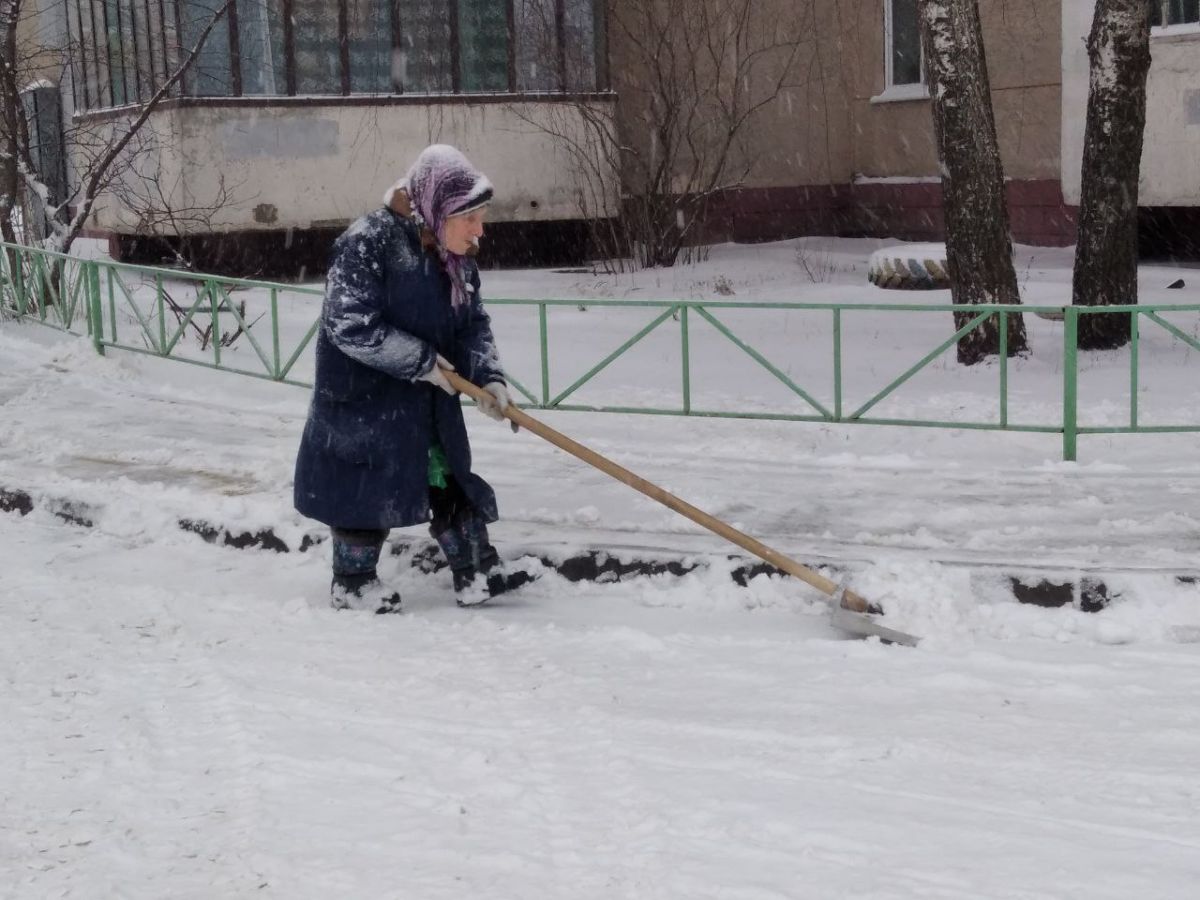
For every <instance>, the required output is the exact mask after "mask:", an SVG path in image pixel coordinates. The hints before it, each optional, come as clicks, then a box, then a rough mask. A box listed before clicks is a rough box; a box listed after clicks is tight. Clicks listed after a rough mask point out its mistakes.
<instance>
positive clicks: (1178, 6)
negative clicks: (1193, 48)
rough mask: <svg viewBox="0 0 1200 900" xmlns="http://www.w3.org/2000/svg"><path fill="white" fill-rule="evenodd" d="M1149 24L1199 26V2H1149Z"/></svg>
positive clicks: (1168, 0) (1174, 0)
mask: <svg viewBox="0 0 1200 900" xmlns="http://www.w3.org/2000/svg"><path fill="white" fill-rule="evenodd" d="M1150 24H1151V25H1152V26H1153V27H1155V28H1161V27H1167V26H1171V25H1200V0H1150Z"/></svg>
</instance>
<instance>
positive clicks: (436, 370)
mask: <svg viewBox="0 0 1200 900" xmlns="http://www.w3.org/2000/svg"><path fill="white" fill-rule="evenodd" d="M443 369H445V370H446V371H448V372H453V371H454V364H453V363H451V362H450V360H448V359H446V357H444V356H442V354H440V353H439V354H437V359H435V360H434V361H433V365H432V366H430V367H429V371H428V372H426V373H425V374H424V375H418V376H417V381H428V382H429V383H430V384H432V385H435V386H437V387H440V388H441V389H442V390H443V391H445V392H446V393H447V394H449V395H450V396H451V397H453V396H455V395H456V394H457V393H458V391H456V390H455V389H454V387H453V386H452V385H451V384H450V382H449V381H448V380H447V379H446V376H445V374H444V373H443V372H442V370H443Z"/></svg>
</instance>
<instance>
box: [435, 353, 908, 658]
mask: <svg viewBox="0 0 1200 900" xmlns="http://www.w3.org/2000/svg"><path fill="white" fill-rule="evenodd" d="M442 374H443V375H445V376H446V379H447V380H448V381H449V382H450V384H451V385H452V386H453V387H454V389H455V390H457V391H459V392H461V393H463V394H466V395H467V396H468V397H470V398H471V399H472V400H474V401H476V402H479V399H480V397H485V398H486V399H487V400H490V399H491V397H490V395H488V394H487V392H486V391H484V390H483V389H482V388H480V387H476V386H475V385H474V384H472V383H471V382H469V381H467V380H466V379H465V378H463V377H462V376H461V375H459V374H458V373H457V372H452V371H448V370H443V372H442ZM504 415H505V417H506V418H507V419H508V420H509V421H511V422H514V423H515V424H517V425H519V426H520V427H521V428H524V429H526V430H528V431H532V432H533V433H534V434H536V435H537V436H538V437H540V438H543V439H545V440H547V441H549V442H550V443H551V444H553V445H554V446H556V447H558V448H559V449H560V450H565V451H566V452H567V453H570V454H571V455H572V456H575V457H578V458H579V459H581V460H583V461H584V462H585V463H587V464H588V465H590V466H594V467H595V468H597V469H599V470H600V471H601V472H604V473H605V474H607V475H611V476H612V477H613V478H615V479H616V480H617V481H620V482H623V483H624V484H627V485H629V486H630V487H631V488H633V489H634V490H636V491H640V492H641V493H643V494H645V495H646V496H647V497H649V498H650V499H651V500H657V501H658V502H659V503H661V504H662V505H663V506H666V507H668V508H669V509H672V510H674V511H675V512H677V513H679V514H680V515H681V516H686V517H687V518H689V519H691V520H692V521H693V522H695V523H696V524H697V525H702V526H703V527H705V528H707V529H708V530H709V531H711V532H713V533H714V534H717V535H720V536H721V537H723V538H725V539H726V540H727V541H731V542H732V543H734V544H737V545H738V546H739V547H741V548H742V549H743V550H747V551H749V552H750V553H753V554H754V555H755V556H757V557H758V558H759V559H761V560H763V561H764V562H766V563H769V564H770V565H772V566H775V567H776V568H777V569H781V570H782V571H784V572H787V573H788V574H789V575H792V576H793V577H795V578H799V579H800V580H801V581H804V582H807V583H808V584H810V585H812V586H813V587H815V588H816V589H817V590H819V591H820V592H821V593H823V594H825V595H827V596H828V597H829V598H830V606H831V608H832V617H831V623H832V625H833V626H834V627H835V628H837V629H839V630H840V631H845V632H848V633H850V634H855V635H859V636H861V637H878V638H879V639H880V640H883V641H886V642H888V643H892V644H902V645H904V646H906V647H915V646H916V645H917V641H918V640H919V639H918V638H916V637H914V636H913V635H911V634H905V633H904V632H903V631H897V630H895V629H894V628H888V627H887V626H885V625H882V624H880V623H879V622H878V621H877V620H876V619H875V618H874V617H875V616H878V615H880V614H882V612H883V610H882V609H880V608H879V607H878V606H876V605H874V604H872V603H869V602H867V600H866V598H865V597H862V596H861V595H859V594H856V593H854V591H851V590H849V589H847V588H844V587H842V586H841V585H839V584H836V583H835V582H833V581H830V580H829V579H828V578H826V577H825V576H823V575H821V574H820V573H819V572H814V571H813V570H812V569H810V568H808V567H807V566H802V565H801V564H800V563H798V562H796V561H795V560H794V559H791V558H789V557H787V556H784V555H783V554H782V553H780V552H779V551H778V550H773V549H771V548H770V547H768V546H767V545H766V544H764V543H762V542H761V541H758V540H755V539H754V538H752V537H750V535H748V534H744V533H743V532H741V531H738V530H737V529H736V528H734V527H733V526H732V525H729V524H728V523H726V522H722V521H721V520H720V519H718V518H716V517H715V516H710V515H709V514H708V513H706V512H704V511H703V510H700V509H697V508H696V507H694V506H692V505H691V504H690V503H687V502H686V501H684V500H680V499H679V498H678V497H676V496H675V495H674V494H671V493H669V492H668V491H665V490H663V489H662V488H660V487H659V486H658V485H656V484H654V483H653V482H650V481H647V480H646V479H644V478H641V477H639V476H638V475H635V474H634V473H633V472H630V471H629V470H628V469H626V468H624V467H622V466H619V465H617V464H616V463H615V462H613V461H612V460H610V459H608V458H606V457H604V456H601V455H600V454H599V453H597V452H596V451H595V450H591V449H589V448H588V447H585V446H583V444H580V443H578V442H576V441H573V440H571V439H570V438H569V437H567V436H566V435H565V434H562V433H560V432H558V431H555V430H554V429H553V428H551V427H550V426H549V425H545V424H543V423H542V422H539V421H538V420H537V419H535V418H533V417H532V416H530V415H529V414H528V413H526V412H524V411H523V410H521V409H519V408H517V406H516V404H514V403H510V404H509V405H508V408H507V409H506V410H505V411H504Z"/></svg>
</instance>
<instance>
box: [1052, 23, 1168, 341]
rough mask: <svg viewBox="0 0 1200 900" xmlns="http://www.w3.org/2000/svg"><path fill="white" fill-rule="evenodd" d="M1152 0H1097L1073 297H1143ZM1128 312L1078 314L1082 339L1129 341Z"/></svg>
mask: <svg viewBox="0 0 1200 900" xmlns="http://www.w3.org/2000/svg"><path fill="white" fill-rule="evenodd" d="M1150 2H1151V0H1097V2H1096V16H1095V18H1094V19H1093V20H1092V31H1091V34H1090V35H1089V36H1088V43H1087V47H1088V59H1089V61H1090V70H1091V75H1090V84H1089V87H1088V108H1087V126H1086V130H1085V131H1084V138H1083V172H1082V182H1081V191H1080V198H1079V243H1078V244H1077V246H1076V248H1075V271H1074V276H1073V278H1072V283H1071V303H1072V304H1074V305H1075V306H1111V305H1113V304H1127V303H1137V298H1138V290H1137V207H1138V174H1139V172H1140V170H1141V164H1142V137H1143V132H1144V131H1145V128H1146V75H1147V73H1148V72H1149V70H1150ZM1129 338H1130V318H1129V315H1128V314H1125V313H1118V314H1112V315H1097V314H1093V315H1083V316H1080V317H1079V346H1080V348H1081V349H1084V350H1109V349H1112V348H1114V347H1121V346H1124V345H1125V344H1127V343H1129Z"/></svg>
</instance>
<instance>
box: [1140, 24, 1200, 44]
mask: <svg viewBox="0 0 1200 900" xmlns="http://www.w3.org/2000/svg"><path fill="white" fill-rule="evenodd" d="M1150 40H1151V41H1152V42H1154V43H1156V44H1159V43H1161V44H1172V43H1175V42H1177V41H1200V23H1197V22H1190V23H1188V24H1187V25H1160V26H1159V27H1157V28H1151V29H1150Z"/></svg>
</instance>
